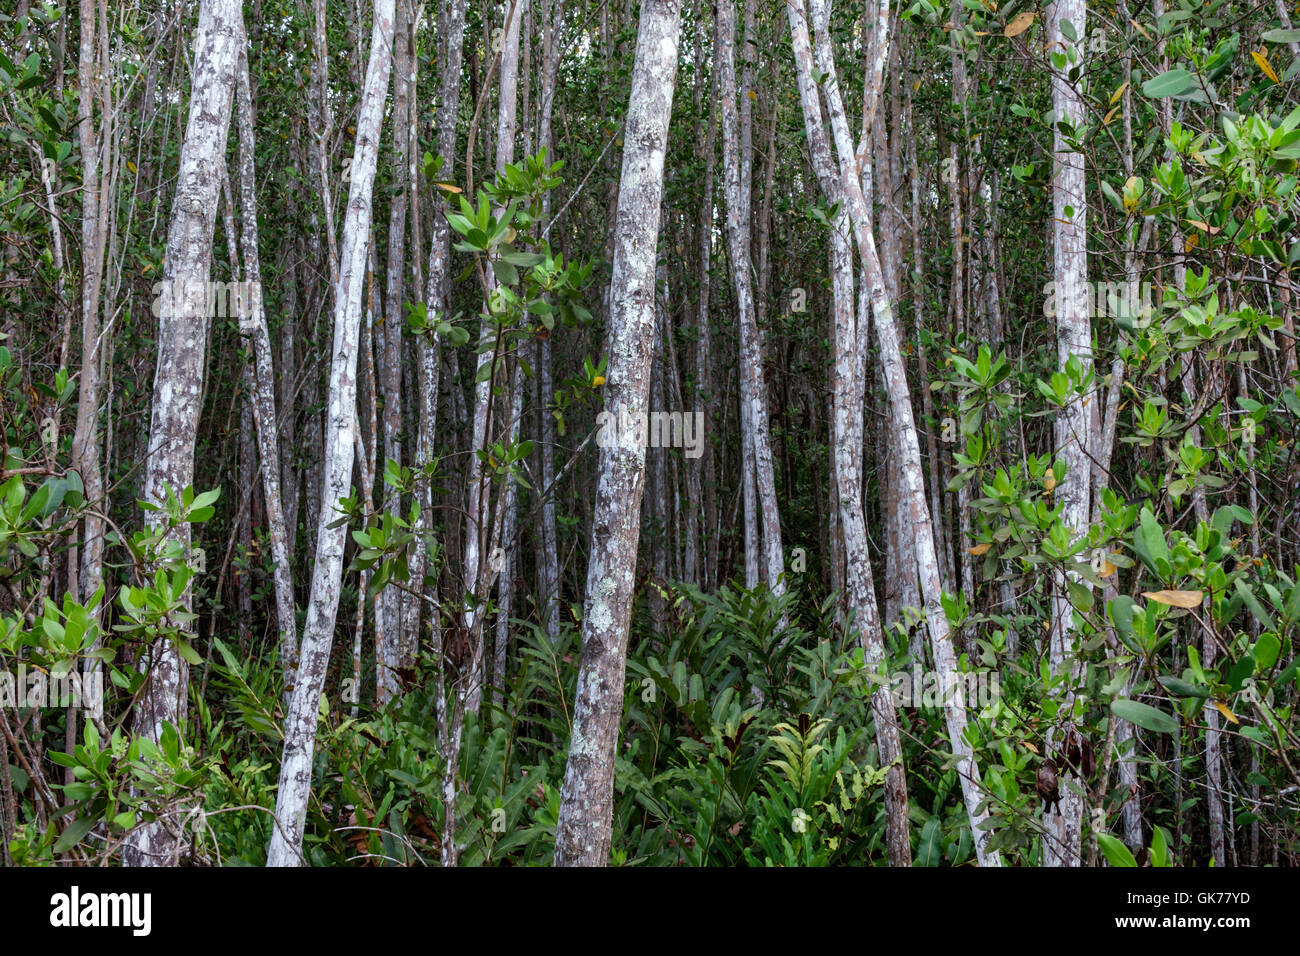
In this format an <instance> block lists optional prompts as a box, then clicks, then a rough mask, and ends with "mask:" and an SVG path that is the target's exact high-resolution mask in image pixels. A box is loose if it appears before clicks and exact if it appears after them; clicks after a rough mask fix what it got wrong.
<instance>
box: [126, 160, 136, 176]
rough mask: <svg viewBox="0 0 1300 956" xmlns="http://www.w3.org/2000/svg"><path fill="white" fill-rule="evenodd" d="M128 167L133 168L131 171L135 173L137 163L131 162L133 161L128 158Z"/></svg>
mask: <svg viewBox="0 0 1300 956" xmlns="http://www.w3.org/2000/svg"><path fill="white" fill-rule="evenodd" d="M126 168H127V169H129V170H131V172H133V173H134V172H135V163H133V162H131V161H130V160H129V159H128V160H127V161H126Z"/></svg>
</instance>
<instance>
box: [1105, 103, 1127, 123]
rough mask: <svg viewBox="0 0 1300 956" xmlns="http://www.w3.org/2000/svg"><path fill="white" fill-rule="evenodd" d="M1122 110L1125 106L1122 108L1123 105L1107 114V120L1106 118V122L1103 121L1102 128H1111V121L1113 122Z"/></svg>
mask: <svg viewBox="0 0 1300 956" xmlns="http://www.w3.org/2000/svg"><path fill="white" fill-rule="evenodd" d="M1121 109H1123V106H1122V105H1121V106H1116V107H1115V108H1114V109H1112V110H1111V111H1110V112H1109V113H1107V114H1106V118H1105V119H1104V120H1102V121H1101V125H1102V126H1109V125H1110V121H1111V120H1113V119H1114V118H1115V114H1116V113H1118V112H1119V111H1120V110H1121Z"/></svg>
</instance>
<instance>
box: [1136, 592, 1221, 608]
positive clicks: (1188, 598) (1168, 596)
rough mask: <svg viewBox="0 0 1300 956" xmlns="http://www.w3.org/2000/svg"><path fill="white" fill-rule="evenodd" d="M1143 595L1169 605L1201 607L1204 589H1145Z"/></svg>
mask: <svg viewBox="0 0 1300 956" xmlns="http://www.w3.org/2000/svg"><path fill="white" fill-rule="evenodd" d="M1142 596H1143V597H1144V598H1148V599H1149V600H1152V601H1155V602H1156V603H1157V604H1165V605H1168V606H1169V607H1200V606H1201V598H1203V597H1204V596H1205V592H1203V591H1143V592H1142Z"/></svg>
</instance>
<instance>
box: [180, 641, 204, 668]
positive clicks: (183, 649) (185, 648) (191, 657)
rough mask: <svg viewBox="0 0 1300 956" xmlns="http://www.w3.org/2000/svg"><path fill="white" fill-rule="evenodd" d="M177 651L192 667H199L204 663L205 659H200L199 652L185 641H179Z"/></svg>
mask: <svg viewBox="0 0 1300 956" xmlns="http://www.w3.org/2000/svg"><path fill="white" fill-rule="evenodd" d="M176 649H177V650H178V651H180V654H181V657H183V658H185V660H186V661H187V662H188V663H189V664H190V665H192V666H194V667H197V666H198V665H200V664H202V663H203V658H201V657H199V652H198V651H196V650H195V649H194V648H192V647H190V645H189V644H187V643H186V642H185V641H182V640H180V639H177V641H176Z"/></svg>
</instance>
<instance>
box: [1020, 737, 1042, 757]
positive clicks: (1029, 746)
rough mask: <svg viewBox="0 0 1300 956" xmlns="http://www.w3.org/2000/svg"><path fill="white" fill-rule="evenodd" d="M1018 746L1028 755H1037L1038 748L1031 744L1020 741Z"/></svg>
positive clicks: (1026, 741)
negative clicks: (1027, 752)
mask: <svg viewBox="0 0 1300 956" xmlns="http://www.w3.org/2000/svg"><path fill="white" fill-rule="evenodd" d="M1020 746H1022V747H1024V748H1025V749H1026V750H1028V751H1029V752H1030V753H1035V754H1036V753H1038V748H1037V747H1035V746H1034V745H1033V744H1031V743H1030V742H1029V741H1028V740H1022V741H1020Z"/></svg>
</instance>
